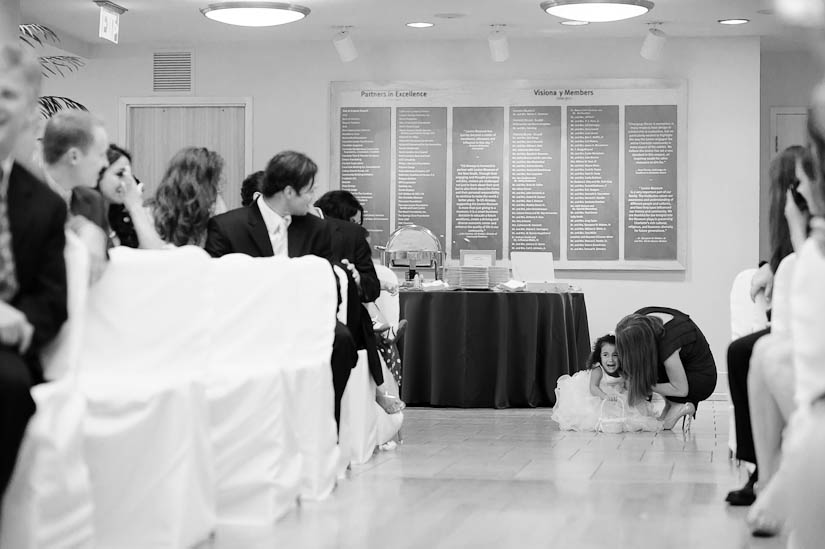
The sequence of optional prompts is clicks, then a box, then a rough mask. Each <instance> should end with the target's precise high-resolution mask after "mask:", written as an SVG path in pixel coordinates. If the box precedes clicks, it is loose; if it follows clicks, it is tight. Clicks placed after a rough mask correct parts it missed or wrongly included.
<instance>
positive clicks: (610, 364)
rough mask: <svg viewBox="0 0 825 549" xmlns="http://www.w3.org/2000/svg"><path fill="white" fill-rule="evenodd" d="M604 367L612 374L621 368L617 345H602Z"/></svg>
mask: <svg viewBox="0 0 825 549" xmlns="http://www.w3.org/2000/svg"><path fill="white" fill-rule="evenodd" d="M601 362H602V367H603V368H604V369H605V370H607V371H608V372H610V373H611V374H612V373H613V372H615V371H616V370H618V369H619V355H618V353H616V346H615V345H611V344H610V343H605V344H604V345H602V352H601Z"/></svg>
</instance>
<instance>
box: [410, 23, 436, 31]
mask: <svg viewBox="0 0 825 549" xmlns="http://www.w3.org/2000/svg"><path fill="white" fill-rule="evenodd" d="M406 25H407V26H408V27H410V28H413V29H429V28H430V27H433V26H435V23H429V22H427V21H413V22H411V23H406Z"/></svg>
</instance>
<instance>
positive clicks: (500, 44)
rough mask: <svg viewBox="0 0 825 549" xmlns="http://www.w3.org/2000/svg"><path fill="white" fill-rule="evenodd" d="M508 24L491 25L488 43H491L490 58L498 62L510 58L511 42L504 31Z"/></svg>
mask: <svg viewBox="0 0 825 549" xmlns="http://www.w3.org/2000/svg"><path fill="white" fill-rule="evenodd" d="M505 27H506V25H490V28H491V31H490V35H489V36H488V37H487V43H488V44H489V45H490V58H491V59H492V60H493V61H495V62H496V63H502V62H504V61H507V59H509V58H510V44H509V43H508V42H507V35H506V34H505V33H504V28H505Z"/></svg>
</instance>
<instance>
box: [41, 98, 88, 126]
mask: <svg viewBox="0 0 825 549" xmlns="http://www.w3.org/2000/svg"><path fill="white" fill-rule="evenodd" d="M38 103H40V114H41V115H42V116H43V118H45V119H47V120H48V119H49V118H51V117H52V116H54V115H55V114H57V113H59V112H60V111H63V110H69V109H76V110H80V111H85V110H88V109H87V108H86V107H84V106H83V105H81V104H80V103H78V102H77V101H75V100H74V99H69V98H68V97H60V96H57V95H44V96H42V97H40V98H38Z"/></svg>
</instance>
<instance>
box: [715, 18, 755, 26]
mask: <svg viewBox="0 0 825 549" xmlns="http://www.w3.org/2000/svg"><path fill="white" fill-rule="evenodd" d="M750 22H751V20H750V19H720V20H719V21H717V23H719V24H720V25H744V24H745V23H750Z"/></svg>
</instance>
